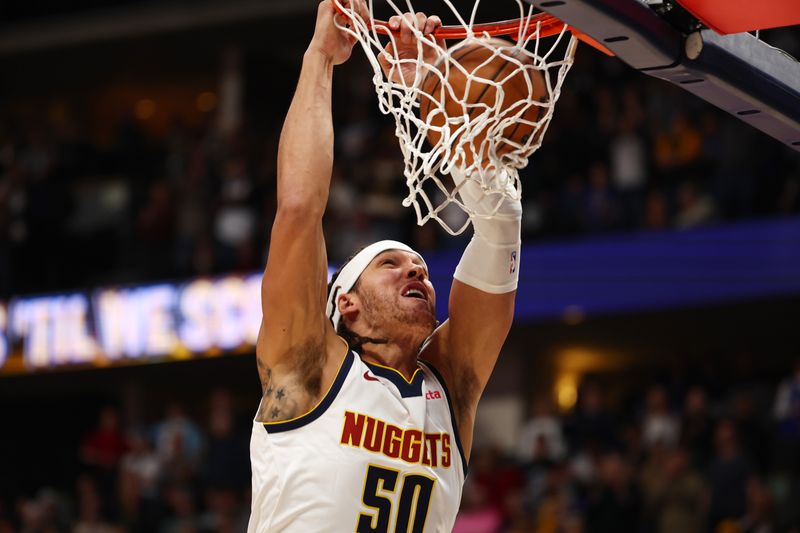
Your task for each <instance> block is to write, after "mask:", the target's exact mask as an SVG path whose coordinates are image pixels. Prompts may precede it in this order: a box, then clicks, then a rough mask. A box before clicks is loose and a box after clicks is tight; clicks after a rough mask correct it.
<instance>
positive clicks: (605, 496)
mask: <svg viewBox="0 0 800 533" xmlns="http://www.w3.org/2000/svg"><path fill="white" fill-rule="evenodd" d="M640 510H641V502H640V499H639V491H638V489H637V487H636V485H635V483H634V480H633V479H632V476H631V471H630V466H629V465H627V464H626V463H625V462H624V461H623V460H622V457H621V456H620V455H619V454H617V453H609V454H606V455H605V456H603V457H602V459H601V461H600V467H599V476H598V480H597V483H595V484H594V485H593V486H591V487H590V489H589V493H588V501H587V508H586V532H587V533H606V532H607V533H612V532H613V533H627V532H631V533H633V532H636V531H637V530H638V527H639V513H640Z"/></svg>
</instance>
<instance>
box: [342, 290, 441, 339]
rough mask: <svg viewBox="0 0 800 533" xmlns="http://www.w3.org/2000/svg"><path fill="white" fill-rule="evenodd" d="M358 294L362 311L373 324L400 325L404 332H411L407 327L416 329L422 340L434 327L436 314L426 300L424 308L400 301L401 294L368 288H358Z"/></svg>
mask: <svg viewBox="0 0 800 533" xmlns="http://www.w3.org/2000/svg"><path fill="white" fill-rule="evenodd" d="M358 294H359V296H360V297H361V304H362V306H363V313H364V315H365V317H367V318H368V320H369V322H370V323H372V324H375V325H381V326H389V327H402V328H404V330H405V331H404V332H405V333H411V332H410V331H408V328H413V330H418V332H419V333H418V334H419V336H420V337H421V340H420V342H422V341H424V340H425V339H426V338H428V336H429V335H430V334H431V333H433V330H434V328H435V327H436V315H435V312H434V310H433V306H432V305H431V303H430V302H428V301H426V302H425V304H426V306H425V309H423V308H422V306H420V305H407V304H405V302H403V301H402V298H403V297H402V296H397V295H393V294H390V293H388V292H387V291H384V292H378V291H374V290H371V289H368V288H363V287H362V288H359V291H358Z"/></svg>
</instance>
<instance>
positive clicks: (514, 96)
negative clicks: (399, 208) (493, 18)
mask: <svg viewBox="0 0 800 533" xmlns="http://www.w3.org/2000/svg"><path fill="white" fill-rule="evenodd" d="M495 1H497V2H512V3H513V2H516V4H517V6H516V7H517V8H518V10H519V18H520V22H519V24H518V25H515V26H516V27H515V30H514V33H513V34H512V35H510V36H509V37H510V39H512V40H513V41H512V40H508V38H507V39H505V40H499V39H497V38H491V36H490V35H489V33H488V32H487V31H484V30H482V29H481V28H482V27H483V26H482V25H477V24H476V23H475V17H476V14H477V11H478V6H479V3H480V0H475V2H474V5H471V6H470V7H471V10H470V12H469V13H468V14H467V16H466V17H465V16H463V15H464V14H463V13H461V12H460V11H459V10H458V9H457V8H456V7H455V6H454V5H453V3H452V2H451V1H450V0H441V3H442V5H443V6H446V9H447V10H448V11H449V13H447V16H448V18H453V19H454V20H457V21H458V26H462V27H463V31H464V34H465V37H463V39H461V40H460V41H458V42H455V43H453V42H452V41H450V42H449V43H446V42H444V41H442V40H440V39H438V38H434V37H432V36H425V35H423V34H422V32H421V31H420V30H419V29H417V28H416V27H414V24H413V23H409V22H407V19H403V20H402V21H401V24H406V25H407V26H408V27H409V28H410V29H411V31H412V32H413V34H414V36H415V37H416V53H413V52H412V53H410V54H409V53H408V50H405V52H404V53H402V54H401V53H398V52H397V50H400V48H401V46H399V43H398V40H399V39H400V36H399V34H398V33H396V32H390V31H387V30H386V27H385V26H384V25H382V24H380V23H376V22H375V21H376V18H375V16H374V13H375V9H376V8H380V9H382V10H384V11H382V13H383V14H384V19H386V18H388V17H391V16H392V15H401V16H402V14H403V13H408V12H412V13H413V12H415V9H414V7H413V5H412V3H411V0H406V1H405V2H399V3H395V2H394V1H393V0H369V1H368V4H367V6H368V9H369V17H362V16H361V15H359V13H358V12H357V11H356V9H354V8H353V7H352V6H347V5H344V3H342V2H341V0H334V3H335V4H336V5H337V8H338V9H339V10H340V12H341V13H342V16H340V17H338V20H339V21H338V22H337V25H338V26H339V27H340V28H341V29H342V30H343V31H346V32H348V33H349V34H350V35H352V36H353V37H354V38H356V39H357V40H358V42H359V43H360V45H361V47H362V48H363V50H364V52H365V53H366V56H367V58H368V59H369V62H370V64H371V65H372V69H373V73H374V75H373V78H372V79H373V82H374V84H375V89H376V92H377V95H378V103H379V108H380V111H381V112H382V113H384V114H387V115H392V116H393V117H394V121H395V125H396V130H395V133H396V135H397V137H398V139H399V141H400V149H401V151H402V154H403V158H404V163H405V169H404V176H405V181H406V185H407V187H408V195H407V196H406V197H405V199H404V200H403V205H404V206H406V207H410V206H413V207H414V210H415V212H416V216H417V223H418V224H419V225H423V224H425V223H426V222H428V221H429V220H431V219H433V220H436V221H437V222H438V223H439V224H441V226H442V227H443V228H444V229H445V230H446V231H447V232H448V233H450V234H452V235H457V234H459V233H461V232H463V231H464V230H465V229H466V228H467V226H468V225H469V223H470V219H471V218H474V217H481V218H493V217H495V216H496V215H497V211H498V209H499V208H500V206H501V204H502V202H503V200H504V199H505V198H513V199H521V197H522V184H521V182H520V178H519V170H520V169H522V168H524V167H525V166H526V165H527V163H528V158H529V157H530V156H531V154H532V153H533V152H535V151H536V149H538V148H539V146H540V145H541V142H542V137H543V135H544V132H545V131H546V129H547V126H548V124H549V123H550V119H551V118H552V116H553V109H554V106H555V103H556V101H557V100H558V97H559V95H560V91H561V86H562V83H563V81H564V78H565V76H566V74H567V72H568V71H569V69H570V67H571V66H572V62H573V58H574V54H575V48H576V46H577V40H576V38H575V37H574V36H572V35H571V34H569V32H568V28H567V27H566V26H564V27H563V28H562V29H561V30H560V31H559V32H557V33H556V34H555V35H552V36H550V37H545V32H544V31H543V26H542V22H541V21H539V22H536V19H535V18H534V15H535V13H534V10H533V8H532V6H527V5H523V2H522V0H495ZM467 3H468V2H463V4H467ZM470 4H471V3H470ZM387 8H388V9H387ZM429 14H439V15H442V14H443V13H431V12H429ZM442 18H445V17H442ZM568 34H569V35H568ZM448 45H449V46H448ZM472 47H481V48H483V49H485V50H482V51H481V52H483V53H481V54H478V55H479V56H480V58H481V63H480V64H479V65H471V66H470V67H469V68H465V67H464V66H463V65H462V64H461V62H463V60H461V62H460V61H459V59H458V57H459V54H458V51H459V50H464V49H470V48H472ZM461 55H463V54H461ZM498 61H505V62H508V65H506V66H505V67H504V68H503V71H502V75H501V76H498V77H495V76H494V75H495V74H496V71H497V69H492V68H491V65H490V64H499V63H498ZM381 63H383V65H382V64H381ZM483 67H487V68H483ZM490 74H491V75H490ZM432 77H433V78H432ZM512 78H515V79H516V80H524V83H523V84H522V85H520V83H519V81H516V82H515V84H514V91H508V90H507V89H508V86H507V84H506V82H507V81H508V80H510V79H512ZM537 79H538V80H539V82H538V83H536V80H537ZM453 80H457V81H458V86H457V87H455V88H454V87H453V84H451V81H453ZM472 86H474V87H477V88H479V89H481V91H480V94H481V95H482V98H480V99H479V98H476V97H475V93H476V91H474V90H470V87H472ZM487 86H491V87H493V88H494V90H493V91H490V92H489V93H488V94H490V96H489V97H486V96H485V95H486V94H487V91H486V90H485V88H486V87H487ZM520 86H522V87H523V89H522V91H520ZM507 93H508V94H507ZM520 127H521V128H523V131H527V132H529V134H527V135H524V136H519V135H512V134H511V133H513V132H518V131H520V130H519V128H520ZM454 170H458V171H459V172H457V173H454V172H453V171H454ZM451 173H453V174H454V175H455V174H457V175H458V176H461V177H462V178H461V179H455V180H454V179H453V178H452V177H451ZM463 177H465V178H466V179H463ZM469 180H471V181H473V182H476V183H477V184H478V185H479V186H480V190H481V191H482V192H483V194H484V196H485V198H484V201H482V202H481V204H482V209H481V211H480V212H475V211H474V210H473V209H471V208H470V207H469V206H467V205H465V203H464V202H463V201H462V199H461V197H460V194H459V191H460V190H461V189H462V188H463V187H464V185H465V184H466V183H467V182H468V181H469ZM473 189H474V188H473ZM487 203H488V204H489V206H488V208H487V206H486V204H487ZM454 206H455V207H457V208H459V209H460V210H461V211H463V213H465V214H466V215H467V216H463V214H462V213H460V212H458V214H459V215H461V216H453V208H454Z"/></svg>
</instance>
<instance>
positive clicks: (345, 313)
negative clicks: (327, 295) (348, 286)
mask: <svg viewBox="0 0 800 533" xmlns="http://www.w3.org/2000/svg"><path fill="white" fill-rule="evenodd" d="M336 305H337V306H338V307H339V313H340V314H341V315H342V317H343V318H347V319H348V320H350V321H352V320H354V319H355V318H356V316H358V311H359V310H360V309H361V302H360V301H359V299H358V295H357V294H356V293H354V292H347V293H344V294H340V295H339V298H337V299H336Z"/></svg>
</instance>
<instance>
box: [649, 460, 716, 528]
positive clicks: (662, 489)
mask: <svg viewBox="0 0 800 533" xmlns="http://www.w3.org/2000/svg"><path fill="white" fill-rule="evenodd" d="M642 488H643V490H644V499H645V508H646V513H647V516H648V518H649V522H650V523H651V524H652V530H653V531H654V532H657V533H672V532H677V531H680V532H681V533H702V532H703V531H704V530H705V525H706V511H707V493H706V487H705V482H704V481H703V478H702V477H701V476H700V474H698V473H697V472H696V471H695V470H694V469H693V468H692V465H691V461H690V456H689V453H687V450H685V449H684V448H680V447H679V448H673V449H670V450H667V451H665V452H664V453H663V454H659V455H658V456H657V458H654V461H653V464H652V466H651V467H650V468H647V469H645V472H644V474H643V476H642Z"/></svg>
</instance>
